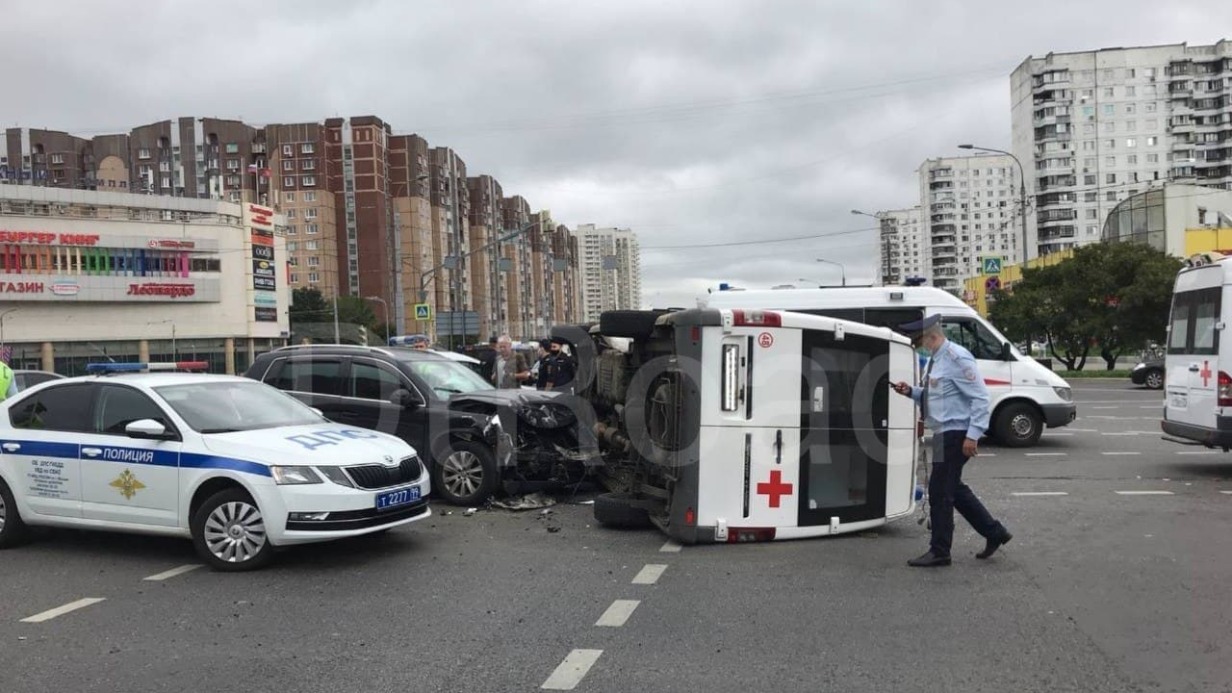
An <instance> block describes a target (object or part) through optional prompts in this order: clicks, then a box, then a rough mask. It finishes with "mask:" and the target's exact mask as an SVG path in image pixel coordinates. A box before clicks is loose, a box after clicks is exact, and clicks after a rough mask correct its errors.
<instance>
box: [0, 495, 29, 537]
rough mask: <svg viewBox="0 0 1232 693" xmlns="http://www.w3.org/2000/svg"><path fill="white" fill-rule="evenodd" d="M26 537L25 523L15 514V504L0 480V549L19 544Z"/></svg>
mask: <svg viewBox="0 0 1232 693" xmlns="http://www.w3.org/2000/svg"><path fill="white" fill-rule="evenodd" d="M28 535H29V531H28V529H27V527H26V523H25V522H22V520H21V513H19V512H17V502H16V501H14V500H13V494H12V492H11V491H9V487H8V485H7V484H5V483H4V481H3V480H2V479H0V549H7V548H9V547H10V546H17V545H18V544H21V543H22V542H24V541H25V540H26V537H27V536H28Z"/></svg>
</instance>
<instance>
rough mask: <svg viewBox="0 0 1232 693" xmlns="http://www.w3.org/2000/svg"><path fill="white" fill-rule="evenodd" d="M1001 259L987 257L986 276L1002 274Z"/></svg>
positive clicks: (985, 261) (985, 260)
mask: <svg viewBox="0 0 1232 693" xmlns="http://www.w3.org/2000/svg"><path fill="white" fill-rule="evenodd" d="M1002 259H1003V258H999V257H986V258H983V260H984V274H1001V260H1002Z"/></svg>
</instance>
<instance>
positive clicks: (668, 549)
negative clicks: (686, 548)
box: [659, 540, 683, 553]
mask: <svg viewBox="0 0 1232 693" xmlns="http://www.w3.org/2000/svg"><path fill="white" fill-rule="evenodd" d="M681 548H683V547H681V546H680V544H677V543H676V542H674V541H670V540H669V541H668V542H667V543H666V544H664V545H663V546H660V547H659V553H680V549H681Z"/></svg>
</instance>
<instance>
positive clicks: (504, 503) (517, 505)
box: [492, 493, 556, 510]
mask: <svg viewBox="0 0 1232 693" xmlns="http://www.w3.org/2000/svg"><path fill="white" fill-rule="evenodd" d="M553 505H556V499H555V498H553V497H551V496H549V495H547V494H545V493H531V494H528V495H525V496H513V497H510V498H504V499H501V500H497V501H493V502H492V507H494V508H503V509H505V510H536V509H538V508H548V507H551V506H553Z"/></svg>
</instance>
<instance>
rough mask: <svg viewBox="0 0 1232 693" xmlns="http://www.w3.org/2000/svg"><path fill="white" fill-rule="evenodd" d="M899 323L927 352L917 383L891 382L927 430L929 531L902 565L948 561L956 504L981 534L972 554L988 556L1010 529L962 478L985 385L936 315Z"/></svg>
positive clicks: (972, 451)
mask: <svg viewBox="0 0 1232 693" xmlns="http://www.w3.org/2000/svg"><path fill="white" fill-rule="evenodd" d="M901 329H902V330H903V331H904V332H906V333H908V335H910V336H911V338H912V341H913V343H914V344H915V345H916V346H923V347H924V348H925V349H927V350H928V352H929V353H930V354H931V357H930V358H929V360H928V365H927V366H926V367H925V368H924V379H923V381H922V382H921V383H920V386H919V387H912V386H911V385H910V384H909V383H904V382H899V383H894V384H893V388H894V390H895V392H897V393H899V394H900V395H904V396H907V397H911V399H912V400H914V401H915V402H916V403H917V404H918V405H919V406H920V414H921V416H922V418H923V419H924V423H925V425H927V426H928V428H929V429H931V430H932V431H933V465H932V474H931V475H930V476H929V479H928V502H929V510H930V515H929V518H930V520H931V521H932V537H931V539H930V541H929V547H928V551H927V552H926V553H925V554H924V555H922V556H920V557H919V558H913V559H911V560H910V561H907V565H910V566H913V567H917V568H931V567H935V566H946V565H950V545H951V544H952V543H953V540H954V510H956V509H957V510H958V512H959V514H960V515H962V516H963V519H965V520H966V521H967V522H968V523H969V524H970V525H971V526H972V527H973V528H974V529H975V531H976V532H979V534H980V536H982V537H984V541H985V545H984V550H983V551H981V552H979V553H977V554H976V555H975V557H976V558H988V557H989V556H992V555H993V554H994V553H996V551H997V549H999V548H1001V546H1002V545H1003V544H1005V543H1007V542H1008V541H1009V540H1010V539H1012V538H1013V535H1011V534H1010V532H1009V530H1007V529H1006V528H1005V525H1002V524H1001V523H1000V522H998V521H997V520H996V519H994V518H993V516H992V515H991V514H990V513H989V512H988V509H987V508H985V507H984V504H983V503H981V502H980V499H979V498H977V497H976V496H975V492H974V491H972V490H971V488H970V487H968V486H967V485H966V484H964V483H963V481H962V471H963V466H964V465H966V463H967V460H969V459H971V458H972V457H975V456H976V454H977V453H978V450H977V449H976V446H977V444H978V442H979V440H980V438H981V437H982V436H983V435H984V431H985V430H987V429H988V417H989V411H988V408H989V399H988V388H987V387H985V385H984V379H983V378H982V377H980V373H979V370H978V368H977V367H976V363H975V358H974V357H973V356H972V355H971V352H969V351H967V350H966V349H964V348H963V347H962V346H960V345H958V344H955V343H953V342H951V341H949V340H948V339H946V338H945V332H943V331H942V329H941V316H940V315H931V316H929V317H927V318H924V319H923V320H917V321H915V322H910V323H907V324H905V325H902V326H901Z"/></svg>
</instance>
